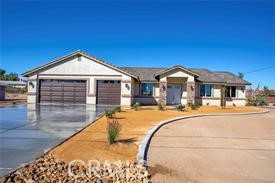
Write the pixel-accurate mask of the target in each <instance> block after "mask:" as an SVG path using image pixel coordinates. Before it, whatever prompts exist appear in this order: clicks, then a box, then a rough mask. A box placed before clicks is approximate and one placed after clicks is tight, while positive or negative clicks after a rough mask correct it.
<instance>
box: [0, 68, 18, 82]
mask: <svg viewBox="0 0 275 183" xmlns="http://www.w3.org/2000/svg"><path fill="white" fill-rule="evenodd" d="M0 80H6V81H19V80H20V78H19V76H18V74H16V73H14V72H11V73H9V74H6V70H5V69H1V68H0Z"/></svg>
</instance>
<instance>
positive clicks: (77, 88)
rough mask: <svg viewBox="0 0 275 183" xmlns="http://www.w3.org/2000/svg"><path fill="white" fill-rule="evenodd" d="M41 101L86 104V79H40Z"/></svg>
mask: <svg viewBox="0 0 275 183" xmlns="http://www.w3.org/2000/svg"><path fill="white" fill-rule="evenodd" d="M39 96H40V98H39V102H40V103H73V104H86V80H52V79H41V80H40V95H39Z"/></svg>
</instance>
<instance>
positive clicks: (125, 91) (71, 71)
mask: <svg viewBox="0 0 275 183" xmlns="http://www.w3.org/2000/svg"><path fill="white" fill-rule="evenodd" d="M39 79H61V80H62V79H71V80H86V81H87V98H86V102H87V104H96V81H97V80H120V81H121V105H131V96H132V93H131V91H132V78H131V77H130V76H127V75H125V74H123V73H120V72H119V71H116V70H113V69H112V68H109V67H107V66H104V65H101V64H99V63H96V62H94V61H93V60H90V59H88V58H86V57H81V61H78V60H77V58H71V59H70V60H67V61H66V62H63V63H61V64H60V65H56V66H55V67H51V68H50V69H48V70H44V71H42V72H39V73H37V75H33V76H31V77H29V78H28V80H29V81H28V103H36V102H37V96H38V88H39V86H38V85H39V82H38V81H39ZM29 82H32V83H33V84H34V87H32V86H31V85H30V84H29Z"/></svg>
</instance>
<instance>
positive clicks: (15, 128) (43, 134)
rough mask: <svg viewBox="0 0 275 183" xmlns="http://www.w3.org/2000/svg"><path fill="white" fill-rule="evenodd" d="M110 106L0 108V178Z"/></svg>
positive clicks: (74, 131)
mask: <svg viewBox="0 0 275 183" xmlns="http://www.w3.org/2000/svg"><path fill="white" fill-rule="evenodd" d="M108 108H112V107H111V106H95V105H62V106H58V105H41V106H40V105H28V106H26V105H21V106H14V107H0V175H3V174H5V173H7V172H9V171H12V170H13V169H14V168H16V167H18V166H19V165H20V164H22V163H27V162H29V161H31V160H32V159H34V158H36V157H37V156H39V155H41V154H42V153H43V152H44V151H45V150H48V149H50V148H52V147H54V146H55V145H57V144H58V143H60V142H62V141H63V140H65V139H66V138H68V137H69V136H71V135H73V134H74V133H76V132H77V131H79V130H80V129H82V128H83V127H84V126H87V125H88V124H89V123H90V122H91V121H94V120H95V119H96V118H97V117H99V116H100V115H102V114H103V113H104V111H105V109H108Z"/></svg>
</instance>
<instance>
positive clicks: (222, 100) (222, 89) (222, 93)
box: [221, 85, 227, 108]
mask: <svg viewBox="0 0 275 183" xmlns="http://www.w3.org/2000/svg"><path fill="white" fill-rule="evenodd" d="M226 91H227V90H226V86H225V85H223V86H222V87H221V107H222V108H225V107H226V98H225V96H226Z"/></svg>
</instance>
